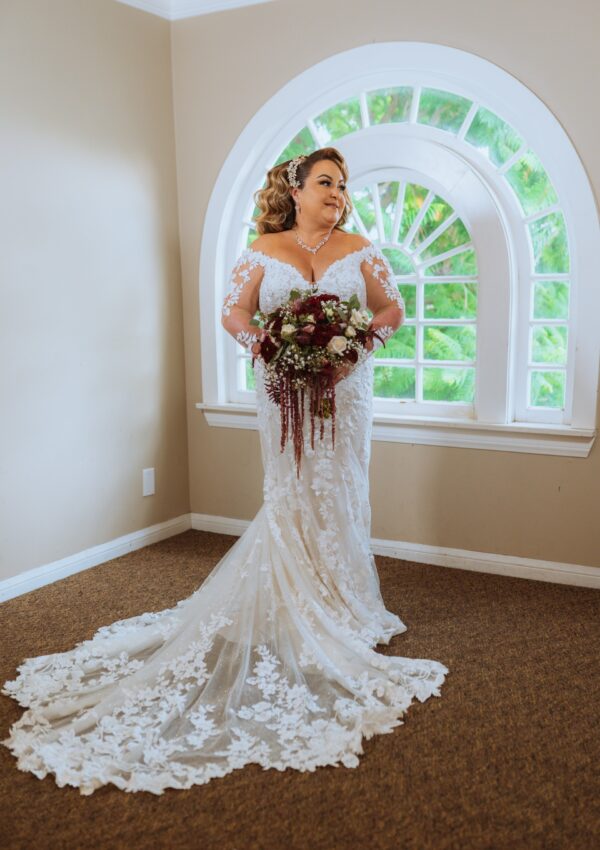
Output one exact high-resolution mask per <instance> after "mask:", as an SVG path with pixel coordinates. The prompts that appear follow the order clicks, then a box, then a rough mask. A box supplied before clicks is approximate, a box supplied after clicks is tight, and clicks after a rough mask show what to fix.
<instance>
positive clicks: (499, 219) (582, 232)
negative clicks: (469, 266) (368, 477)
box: [196, 42, 600, 456]
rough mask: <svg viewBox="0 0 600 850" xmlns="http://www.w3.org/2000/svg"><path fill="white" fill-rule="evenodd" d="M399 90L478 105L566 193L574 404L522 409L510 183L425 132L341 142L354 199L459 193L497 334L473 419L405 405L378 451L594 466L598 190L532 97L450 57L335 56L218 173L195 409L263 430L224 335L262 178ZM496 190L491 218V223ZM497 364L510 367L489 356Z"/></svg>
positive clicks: (490, 339) (524, 300)
mask: <svg viewBox="0 0 600 850" xmlns="http://www.w3.org/2000/svg"><path fill="white" fill-rule="evenodd" d="M397 85H412V86H414V87H418V86H421V87H431V88H439V89H442V90H446V91H450V92H454V93H457V94H462V95H463V96H465V97H468V98H469V99H471V100H473V101H474V107H473V108H472V109H471V110H470V112H469V115H472V114H473V111H474V108H475V107H476V106H479V105H481V106H485V107H486V108H487V109H490V110H491V111H493V112H495V113H496V114H498V115H499V116H500V117H501V118H502V119H503V120H505V121H507V122H508V123H509V124H511V125H512V126H513V127H514V128H515V129H516V130H517V132H519V133H520V134H521V135H522V137H523V138H524V139H526V142H527V147H529V148H531V149H533V150H534V151H535V153H536V154H537V156H539V157H540V159H541V160H542V162H543V165H544V168H545V169H546V171H547V173H548V175H549V177H550V179H551V180H552V183H553V185H554V188H555V189H556V192H557V194H558V197H559V202H560V209H561V210H562V212H563V213H564V215H565V221H566V226H567V235H568V240H569V251H570V262H571V269H570V272H569V280H570V324H569V351H568V364H569V365H568V371H567V375H568V383H567V399H566V405H565V411H562V410H561V411H557V410H551V409H548V410H539V409H538V410H537V411H532V410H529V411H526V410H525V409H524V407H523V405H522V404H519V403H517V398H523V397H524V396H523V392H524V385H523V381H525V380H526V378H527V369H526V365H527V364H526V363H525V362H524V360H525V358H523V357H522V355H521V352H523V351H526V350H527V349H526V347H525V346H527V343H528V334H529V302H530V297H531V296H530V293H531V283H530V280H531V277H532V275H531V268H532V265H531V259H530V257H529V246H528V243H527V240H526V239H525V238H524V230H523V221H524V217H523V215H522V213H521V212H520V208H519V205H518V203H517V202H516V198H515V196H514V194H513V193H512V190H511V189H510V187H509V185H508V183H507V182H506V181H504V180H502V181H500V180H499V179H498V170H497V169H496V168H494V166H493V165H492V164H491V163H488V162H487V160H485V157H483V156H482V155H481V154H479V153H478V152H477V151H476V149H475V148H471V146H469V145H466V144H464V143H463V141H462V134H461V133H459V134H458V135H453V134H450V133H446V132H444V131H442V130H438V129H437V128H432V127H427V126H425V125H421V124H418V123H400V124H391V125H390V124H380V125H376V126H373V127H369V128H368V129H365V130H361V131H359V132H357V133H353V134H351V135H348V136H345V137H343V138H342V139H338V140H335V141H333V142H332V144H333V145H334V146H335V147H337V148H339V149H340V150H341V151H342V153H343V154H344V156H345V157H346V159H347V161H348V164H349V168H350V176H351V180H350V190H351V191H352V187H353V185H355V186H356V187H358V186H361V185H364V183H365V182H366V180H365V178H366V179H367V180H371V179H372V180H380V179H386V177H385V175H386V174H387V175H388V179H411V175H412V179H414V180H415V182H422V183H423V182H424V180H425V176H426V177H427V180H428V181H429V184H431V185H432V186H435V185H436V184H438V183H439V185H440V194H441V195H442V196H446V197H448V194H449V193H450V195H451V197H448V200H449V202H450V203H451V204H452V205H453V206H454V208H455V209H456V210H457V212H458V214H459V215H460V217H461V218H464V221H465V224H466V225H467V227H468V228H469V229H470V231H471V233H472V236H473V243H474V245H475V247H476V249H477V254H478V262H479V275H478V280H479V285H478V324H479V321H481V322H482V324H486V325H487V327H488V328H490V327H492V323H491V322H490V321H489V315H488V321H487V322H486V321H485V319H484V318H482V311H483V313H484V314H485V311H493V312H494V314H495V315H496V316H500V321H499V322H498V324H497V325H496V326H495V327H496V333H495V334H491V333H490V332H489V331H488V333H486V335H485V338H484V340H483V341H482V340H481V338H480V337H479V335H478V337H479V338H478V354H477V367H478V371H477V381H478V384H477V391H476V393H477V394H476V398H477V411H476V415H477V418H474V412H473V411H470V410H469V406H460V405H456V406H445V407H441V406H440V405H439V403H436V414H435V415H431V416H428V415H424V414H423V412H422V410H421V411H418V412H416V411H415V410H414V409H413V410H411V406H410V405H408V406H407V405H406V404H405V403H398V402H395V401H392V402H379V401H376V403H375V405H374V427H373V439H374V440H383V441H394V442H395V441H398V442H410V443H421V444H428V445H447V446H457V447H467V446H469V447H473V448H484V449H492V450H500V451H522V452H532V453H542V454H560V455H569V456H587V455H588V454H589V451H590V449H591V446H592V444H593V441H594V439H595V435H596V422H595V412H596V387H597V385H598V370H599V354H600V334H597V333H596V331H595V317H596V316H597V315H598V314H599V313H600V287H598V286H595V285H594V281H595V265H597V247H596V246H598V245H599V244H600V239H599V236H600V228H599V222H598V214H597V211H596V206H595V202H594V198H593V193H592V191H591V188H590V185H589V181H588V180H587V177H586V174H585V170H584V168H583V165H582V163H581V161H580V160H579V157H578V156H577V153H576V151H575V150H574V148H573V146H572V144H571V142H570V140H569V138H568V136H567V135H566V133H565V132H564V130H563V129H562V127H561V125H560V123H559V122H558V121H557V120H556V118H555V117H554V116H553V115H552V113H551V112H550V111H549V110H548V108H547V107H546V106H545V105H544V104H543V103H542V102H541V101H540V100H539V99H538V98H537V97H536V96H535V95H534V94H533V93H532V92H531V91H530V90H529V89H527V88H526V87H525V86H523V85H522V84H521V83H519V82H518V80H516V79H515V78H514V77H512V76H511V75H509V74H507V73H506V72H505V71H504V70H502V69H501V68H499V67H497V66H495V65H493V64H492V63H490V62H488V61H487V60H484V59H481V58H480V57H478V56H474V55H473V54H470V53H466V52H464V51H461V50H456V49H455V48H449V47H445V46H443V45H432V44H423V43H415V42H391V43H386V44H368V45H364V46H362V47H357V48H353V49H351V50H348V51H345V52H343V53H340V54H337V55H335V56H332V57H330V58H328V59H326V60H324V61H323V62H320V63H318V64H317V65H316V66H314V67H312V68H310V69H308V70H307V71H305V72H304V73H302V74H301V75H299V76H298V77H296V78H295V79H293V80H292V81H291V82H290V83H288V84H287V85H286V86H284V88H283V89H281V90H280V91H279V92H277V94H275V95H274V96H273V98H271V100H270V101H268V102H267V103H266V104H265V105H264V106H263V107H262V108H261V109H260V110H259V112H258V113H257V114H256V115H255V116H254V118H253V119H252V120H251V121H250V123H249V124H248V125H247V126H246V128H245V129H244V131H243V132H242V134H241V135H240V137H239V138H238V140H237V142H236V144H235V145H234V147H233V149H232V151H231V153H230V154H229V156H228V158H227V160H226V162H225V164H224V166H223V168H222V170H221V173H220V174H219V177H218V179H217V182H216V184H215V188H214V190H213V193H212V196H211V198H210V202H209V205H208V209H207V214H206V218H205V226H204V231H203V235H202V247H201V262H200V305H201V309H200V321H201V328H200V333H201V348H202V383H203V398H202V401H200V402H198V403H197V404H196V407H197V408H199V409H201V410H203V411H204V415H205V417H206V419H207V421H208V422H209V424H211V425H215V426H218V427H233V428H257V421H256V407H255V402H254V393H252V392H246V393H244V392H241V393H240V392H239V391H238V392H237V393H235V394H233V395H232V394H231V393H230V392H229V393H228V386H231V385H232V383H233V382H232V378H233V371H232V370H234V369H235V368H236V363H237V358H236V352H237V351H239V346H238V344H237V343H236V342H235V341H234V340H233V339H232V338H231V337H230V336H229V335H228V334H227V333H226V332H225V331H224V330H223V328H222V326H221V323H220V309H221V304H222V300H223V298H224V296H225V293H226V291H227V289H228V285H229V284H228V275H229V272H230V270H231V268H232V267H233V264H234V262H235V260H236V259H237V257H238V256H239V254H240V253H241V251H242V250H243V248H244V247H245V245H246V237H247V229H248V226H250V224H251V222H250V221H249V220H248V217H249V216H250V214H251V208H250V207H249V204H250V202H251V198H252V195H253V193H254V191H255V190H256V189H257V188H258V187H259V186H260V185H261V184H262V181H263V179H264V174H265V172H266V171H267V170H268V168H270V167H271V166H272V164H273V162H274V161H275V159H276V157H277V156H279V154H280V152H281V150H283V148H284V147H285V146H286V145H287V144H288V143H289V140H290V138H292V137H293V135H294V134H295V133H296V132H298V130H299V129H301V127H303V126H305V125H306V123H307V116H310V115H317V114H319V113H320V112H322V111H324V110H325V109H327V108H328V107H330V106H331V105H332V104H334V103H337V102H339V101H342V100H345V99H347V98H349V97H352V96H356V94H357V92H359V91H363V90H373V89H377V88H385V87H391V86H397ZM315 92H318V94H315ZM363 112H364V110H363ZM365 133H368V134H369V150H370V154H371V151H372V157H371V156H370V161H369V162H366V161H365V160H364V154H363V153H362V151H364V139H361V136H363V135H364V134H365ZM470 148H471V150H469V149H470ZM394 151H396V154H395V156H394ZM407 162H410V164H411V171H410V172H409V171H408V170H407V169H406V167H405V165H406V163H407ZM486 170H487V172H488V173H486ZM393 175H395V176H393ZM478 182H479V183H480V185H478ZM429 184H427V183H426V185H429ZM483 184H485V187H486V188H485V192H484V191H483ZM490 186H492V187H493V190H494V195H495V198H494V201H495V203H496V204H497V210H496V212H497V213H498V214H497V215H496V216H493V215H492V216H490V215H489V206H490V202H491V199H492V196H491V194H490ZM482 204H483V205H484V206H485V205H487V207H488V209H487V213H488V214H486V215H481V211H482V209H483V207H482ZM244 215H245V216H246V221H245V222H244ZM482 223H483V224H482ZM503 231H504V232H503ZM507 234H508V235H507ZM525 275H526V279H525ZM558 277H560V276H558ZM481 281H485V284H484V285H482V284H481ZM506 281H510V283H509V285H508V286H507V284H506ZM432 282H434V280H433V279H432ZM482 346H485V347H484V348H482ZM486 348H487V349H488V350H486ZM498 351H500V352H503V353H504V354H505V356H503V357H497V356H494V352H498ZM432 365H434V363H432ZM461 410H462V414H461V412H459V411H461ZM446 413H448V414H449V415H448V416H445V415H444V414H446ZM465 413H466V415H464V414H465Z"/></svg>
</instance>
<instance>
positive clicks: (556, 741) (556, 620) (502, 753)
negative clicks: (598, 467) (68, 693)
mask: <svg viewBox="0 0 600 850" xmlns="http://www.w3.org/2000/svg"><path fill="white" fill-rule="evenodd" d="M232 542H233V538H232V537H228V536H225V535H218V534H210V533H207V532H199V531H187V532H185V533H184V534H180V535H178V536H177V537H172V538H170V539H169V540H165V541H162V542H160V543H156V544H154V545H153V546H149V547H146V548H145V549H141V550H138V551H136V552H132V553H130V554H128V555H125V556H123V557H120V558H116V559H114V560H113V561H110V562H109V563H107V564H103V565H101V566H98V567H95V568H93V569H90V570H88V571H86V572H83V573H80V574H78V575H75V576H72V577H70V578H68V579H64V580H63V581H60V582H57V583H55V584H54V585H51V586H49V587H45V588H41V589H40V590H36V591H34V592H32V593H29V594H27V595H25V596H22V597H20V598H17V599H14V600H11V601H9V602H6V603H5V604H4V605H2V606H1V607H0V614H1V622H2V635H1V638H2V649H3V652H2V661H1V664H0V677H1V679H2V681H3V682H4V681H5V680H6V679H9V678H13V677H14V671H15V668H16V666H17V665H18V664H19V663H20V661H21V660H22V659H23V658H25V657H27V656H31V655H40V654H44V653H50V652H61V651H64V650H66V649H69V648H71V647H72V646H73V645H74V644H75V643H76V642H78V641H81V640H84V639H86V638H89V637H91V635H92V633H93V632H94V631H95V630H96V629H97V628H98V627H99V626H102V625H105V624H107V623H110V622H113V621H114V620H117V619H121V618H124V617H129V616H133V615H134V614H140V613H142V612H144V611H153V610H154V611H156V610H161V609H162V608H166V607H170V606H172V605H174V604H175V603H176V602H177V601H178V600H179V599H182V598H184V597H186V596H188V595H189V594H190V593H191V592H192V591H193V590H195V589H196V587H197V586H198V585H199V584H200V583H201V581H202V579H203V578H204V576H206V575H207V573H208V572H209V571H210V569H211V568H212V567H213V566H214V564H215V563H216V562H217V561H218V559H219V558H220V557H221V556H222V555H223V554H224V553H225V552H226V551H227V549H228V548H229V547H230V546H231V545H232ZM377 564H378V568H379V574H380V577H381V587H382V592H383V596H384V599H385V601H386V604H387V606H388V608H390V609H391V610H392V611H395V612H397V613H398V614H399V616H400V617H401V619H402V620H403V621H404V622H405V623H406V625H407V626H408V631H407V632H406V633H405V634H403V635H398V636H396V637H395V638H394V639H393V640H392V642H391V644H390V646H388V647H382V648H381V651H382V652H385V653H386V654H396V655H404V656H408V657H411V656H412V657H419V658H434V659H437V660H439V661H441V662H442V663H444V664H445V665H446V666H447V667H448V668H449V670H450V673H449V675H448V676H447V678H446V681H445V683H444V685H443V686H442V690H441V693H442V696H441V697H440V698H437V697H432V698H430V699H429V700H428V701H427V702H425V703H420V702H418V701H416V702H415V703H413V705H412V706H411V708H410V709H409V711H408V713H407V714H406V715H405V717H404V724H403V725H401V726H399V727H397V728H396V729H394V730H393V732H392V733H390V734H387V735H378V736H375V737H374V738H371V739H370V740H369V741H365V742H364V755H362V756H361V761H360V765H359V767H358V768H355V769H349V768H344V767H322V768H318V769H317V770H316V771H315V772H313V773H300V772H298V771H292V770H287V771H285V772H278V771H275V770H266V771H265V770H263V769H262V768H261V767H259V766H258V765H249V766H247V767H245V768H243V769H241V770H237V771H234V772H233V773H231V774H229V775H228V776H226V777H224V778H221V779H214V780H212V781H211V782H210V783H208V784H207V785H201V786H196V787H194V788H192V789H190V790H188V791H176V790H173V789H170V790H167V791H166V792H165V794H164V795H163V796H161V797H156V796H154V795H152V794H149V793H137V794H126V793H124V792H122V791H120V790H118V789H117V788H115V787H114V786H111V785H109V786H105V787H103V788H101V789H99V790H98V791H96V792H95V793H94V794H93V795H92V796H91V797H82V796H80V794H79V791H78V790H77V789H75V788H69V787H66V788H58V787H57V786H56V785H55V783H54V780H53V779H52V778H51V777H46V778H45V779H44V780H39V779H37V778H36V777H35V776H33V775H32V774H29V773H23V772H21V771H18V770H17V769H16V767H15V760H14V758H13V757H12V755H11V754H10V753H9V751H8V750H7V749H6V748H5V747H0V782H1V785H0V790H1V794H2V797H1V811H0V817H1V820H0V846H1V847H2V848H4V850H9V848H10V850H12V849H13V848H23V850H25V848H26V849H27V850H30V848H36V850H45V848H52V850H63V848H64V849H65V850H88V848H110V850H121V848H123V850H124V848H144V850H146V848H147V850H157V848H168V850H171V848H172V849H173V850H176V848H201V850H213V848H214V849H215V850H217V848H218V850H346V848H348V850H350V849H351V850H367V849H368V850H400V848H410V850H428V849H429V848H435V850H442V848H457V850H458V848H460V850H471V848H473V849H474V848H478V850H479V848H487V850H504V848H506V850H509V848H510V850H529V848H540V850H542V849H543V850H555V848H556V850H559V848H560V850H595V848H600V767H599V765H600V740H599V735H598V725H599V716H600V712H599V709H600V687H599V680H598V650H599V647H600V593H598V591H596V590H591V589H588V588H583V587H569V586H564V585H558V584H550V583H547V582H539V581H528V580H524V579H517V578H505V577H501V576H494V575H484V574H481V573H475V572H469V571H466V570H456V569H447V568H442V567H435V566H426V565H422V564H414V563H410V562H405V561H396V560H393V559H391V558H383V557H377ZM21 712H22V709H21V708H20V707H19V706H18V705H17V704H16V703H15V702H14V701H13V700H11V699H10V698H8V697H5V696H0V714H1V717H0V737H2V738H3V737H5V735H6V732H7V730H8V726H9V724H11V723H12V722H14V721H15V720H16V719H17V718H18V717H19V716H20V714H21Z"/></svg>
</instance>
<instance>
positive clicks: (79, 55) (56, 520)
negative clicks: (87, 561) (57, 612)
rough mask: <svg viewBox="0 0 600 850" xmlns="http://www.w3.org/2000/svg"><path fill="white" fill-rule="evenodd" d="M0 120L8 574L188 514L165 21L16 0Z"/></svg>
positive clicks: (103, 0) (8, 9)
mask: <svg viewBox="0 0 600 850" xmlns="http://www.w3.org/2000/svg"><path fill="white" fill-rule="evenodd" d="M0 124H1V134H0V170H1V183H2V188H1V193H0V195H1V199H2V204H1V213H0V216H1V221H0V234H1V236H0V239H1V247H0V326H1V330H0V378H1V380H0V386H1V393H2V395H1V405H2V408H1V409H2V412H1V415H0V445H1V457H0V479H1V481H0V579H3V578H7V577H10V576H14V575H17V574H18V573H21V572H23V571H25V570H28V569H31V568H32V567H37V566H40V565H43V564H46V563H49V562H51V561H54V560H56V559H59V558H63V557H66V556H69V555H73V554H76V553H78V552H80V551H81V550H83V549H86V548H88V547H91V546H94V545H97V544H101V543H105V542H108V541H110V540H113V539H114V538H115V537H118V536H119V535H122V534H126V533H128V532H132V531H136V530H138V529H142V528H145V527H147V526H149V525H152V524H154V523H157V522H161V521H164V520H167V519H169V518H171V517H174V516H178V515H180V514H181V513H185V512H187V511H189V489H188V459H187V436H186V426H185V381H184V356H183V355H184V352H183V339H182V305H181V273H180V262H179V236H178V225H177V197H176V175H175V147H174V134H173V121H172V94H171V57H170V32H169V23H168V22H167V21H165V20H162V19H160V18H157V17H154V16H152V15H148V14H146V13H144V12H141V11H139V10H137V9H133V8H130V7H128V6H123V5H121V4H119V3H114V2H111V0H53V1H52V2H47V0H35V1H34V0H19V2H16V3H8V2H4V3H3V4H2V10H1V11H0ZM151 466H154V467H155V469H156V486H157V493H156V495H155V496H150V497H146V498H143V497H142V468H144V467H151Z"/></svg>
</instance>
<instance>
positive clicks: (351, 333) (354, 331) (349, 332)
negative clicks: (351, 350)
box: [345, 325, 356, 336]
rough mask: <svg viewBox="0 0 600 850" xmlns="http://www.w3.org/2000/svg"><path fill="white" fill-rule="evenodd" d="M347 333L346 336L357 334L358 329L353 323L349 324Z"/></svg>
mask: <svg viewBox="0 0 600 850" xmlns="http://www.w3.org/2000/svg"><path fill="white" fill-rule="evenodd" d="M345 334H346V336H356V330H355V329H354V328H353V327H352V325H348V327H347V328H346V331H345Z"/></svg>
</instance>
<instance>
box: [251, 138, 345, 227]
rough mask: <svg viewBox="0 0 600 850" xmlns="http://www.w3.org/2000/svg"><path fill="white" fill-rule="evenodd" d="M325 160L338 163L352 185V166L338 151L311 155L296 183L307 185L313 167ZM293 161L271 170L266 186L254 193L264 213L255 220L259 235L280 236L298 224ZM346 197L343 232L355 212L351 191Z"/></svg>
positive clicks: (322, 150)
mask: <svg viewBox="0 0 600 850" xmlns="http://www.w3.org/2000/svg"><path fill="white" fill-rule="evenodd" d="M293 158H294V157H292V159H293ZM323 159H329V160H331V161H332V162H335V164H336V165H337V166H338V168H339V169H340V171H341V172H342V175H343V177H344V182H345V183H347V182H348V166H347V165H346V160H345V159H344V157H343V156H342V154H341V153H340V152H339V150H338V149H337V148H319V150H316V151H313V152H312V153H311V154H308V155H307V157H306V159H303V160H302V161H301V162H300V164H299V165H298V168H297V169H296V180H297V181H298V183H299V184H300V188H302V187H303V186H304V182H305V180H306V178H307V177H308V175H309V174H310V172H311V169H312V167H313V165H314V164H315V163H317V162H320V161H321V160H323ZM291 161H292V160H291V159H288V160H286V161H285V162H280V163H279V165H274V166H273V168H271V169H269V171H267V180H266V185H265V186H263V188H262V189H258V190H257V191H256V192H255V193H254V202H255V203H256V206H257V207H258V209H259V210H260V215H258V216H256V217H255V221H256V231H257V233H258V234H259V236H262V235H263V233H280V232H281V231H282V230H290V228H291V227H292V225H293V224H294V222H295V221H296V207H295V205H294V199H293V197H292V195H291V193H290V189H291V186H290V183H289V181H288V175H287V168H288V165H289V164H290V162H291ZM344 198H345V200H346V204H345V207H344V211H343V213H342V215H341V216H340V218H339V220H338V222H337V224H336V225H335V228H334V230H336V229H337V230H341V229H342V228H343V226H344V224H345V223H346V221H347V220H348V217H349V216H350V213H351V212H352V201H351V200H350V195H349V194H348V189H347V188H346V189H344Z"/></svg>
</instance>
